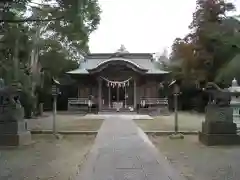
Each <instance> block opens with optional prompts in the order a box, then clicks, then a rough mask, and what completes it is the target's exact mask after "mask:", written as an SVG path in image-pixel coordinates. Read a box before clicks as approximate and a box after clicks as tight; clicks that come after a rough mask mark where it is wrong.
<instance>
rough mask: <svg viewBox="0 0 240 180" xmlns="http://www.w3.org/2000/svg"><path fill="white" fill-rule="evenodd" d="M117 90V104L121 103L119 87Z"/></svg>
mask: <svg viewBox="0 0 240 180" xmlns="http://www.w3.org/2000/svg"><path fill="white" fill-rule="evenodd" d="M116 88H117V102H119V86H117V87H116Z"/></svg>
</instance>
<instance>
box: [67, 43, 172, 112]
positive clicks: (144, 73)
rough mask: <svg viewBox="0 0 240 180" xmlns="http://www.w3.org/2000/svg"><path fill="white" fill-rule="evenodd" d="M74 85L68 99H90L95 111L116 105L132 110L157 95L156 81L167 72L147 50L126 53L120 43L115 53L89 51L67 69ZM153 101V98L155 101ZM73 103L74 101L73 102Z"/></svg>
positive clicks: (157, 84) (158, 82) (162, 78)
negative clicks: (76, 64)
mask: <svg viewBox="0 0 240 180" xmlns="http://www.w3.org/2000/svg"><path fill="white" fill-rule="evenodd" d="M67 74H68V75H70V77H71V78H73V79H74V80H75V82H76V83H77V86H78V93H77V97H75V99H74V98H69V102H70V103H71V102H72V103H73V101H75V103H76V102H78V104H81V103H82V104H87V103H89V101H88V100H89V97H90V96H91V97H93V101H92V103H93V104H95V105H96V106H97V107H98V111H102V110H104V109H112V108H116V106H117V105H118V106H120V109H132V110H133V111H134V110H136V108H137V107H138V106H140V104H142V102H143V99H145V100H146V101H144V103H145V104H146V103H148V102H150V101H148V100H150V99H155V100H156V99H158V98H159V88H160V83H161V82H163V81H164V80H165V79H166V78H167V77H168V75H169V72H167V71H164V70H162V69H161V68H160V66H159V62H157V61H155V60H154V58H153V54H151V53H129V52H128V51H127V50H126V49H125V48H124V46H121V48H120V49H119V50H118V51H117V52H115V53H91V54H88V55H87V56H85V57H84V60H83V61H82V62H81V63H80V66H79V68H78V69H75V70H72V71H69V72H67ZM155 103H157V102H155ZM73 104H74V103H73Z"/></svg>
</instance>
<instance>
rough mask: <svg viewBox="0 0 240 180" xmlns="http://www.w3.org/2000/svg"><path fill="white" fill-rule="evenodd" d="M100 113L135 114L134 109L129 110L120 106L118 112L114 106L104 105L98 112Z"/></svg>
mask: <svg viewBox="0 0 240 180" xmlns="http://www.w3.org/2000/svg"><path fill="white" fill-rule="evenodd" d="M99 113H100V114H107V113H124V114H125V113H127V114H136V111H133V112H131V111H130V110H129V108H121V109H119V112H117V110H116V109H115V108H109V107H104V108H102V109H101V111H100V112H99Z"/></svg>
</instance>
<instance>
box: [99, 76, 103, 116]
mask: <svg viewBox="0 0 240 180" xmlns="http://www.w3.org/2000/svg"><path fill="white" fill-rule="evenodd" d="M98 109H99V111H100V110H101V109H102V80H101V79H100V78H99V79H98Z"/></svg>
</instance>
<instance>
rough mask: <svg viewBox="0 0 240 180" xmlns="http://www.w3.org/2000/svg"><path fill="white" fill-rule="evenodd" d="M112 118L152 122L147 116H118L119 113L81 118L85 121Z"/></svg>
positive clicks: (87, 115)
mask: <svg viewBox="0 0 240 180" xmlns="http://www.w3.org/2000/svg"><path fill="white" fill-rule="evenodd" d="M112 117H119V118H124V119H126V118H127V119H134V120H141V119H144V120H152V119H153V118H152V117H151V116H149V115H144V114H123V113H121V114H119V113H115V114H114V113H112V114H86V115H85V116H83V118H86V119H107V118H112ZM113 119H114V118H113Z"/></svg>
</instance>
